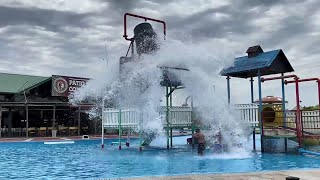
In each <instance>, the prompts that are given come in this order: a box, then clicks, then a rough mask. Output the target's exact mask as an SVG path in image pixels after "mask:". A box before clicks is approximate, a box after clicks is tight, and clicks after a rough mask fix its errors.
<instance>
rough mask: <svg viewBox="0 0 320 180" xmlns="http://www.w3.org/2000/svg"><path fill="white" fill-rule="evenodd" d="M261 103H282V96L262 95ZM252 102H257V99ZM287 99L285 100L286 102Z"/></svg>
mask: <svg viewBox="0 0 320 180" xmlns="http://www.w3.org/2000/svg"><path fill="white" fill-rule="evenodd" d="M261 101H262V103H269V104H277V103H282V98H280V97H275V96H266V97H263V98H262V99H261ZM254 102H256V103H257V102H259V99H257V100H256V101H254ZM287 102H288V101H286V103H287Z"/></svg>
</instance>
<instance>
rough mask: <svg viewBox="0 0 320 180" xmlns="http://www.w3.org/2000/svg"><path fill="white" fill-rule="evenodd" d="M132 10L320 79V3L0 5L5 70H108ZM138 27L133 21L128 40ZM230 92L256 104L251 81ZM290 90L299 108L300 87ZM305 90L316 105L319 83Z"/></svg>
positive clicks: (155, 0)
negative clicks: (254, 50)
mask: <svg viewBox="0 0 320 180" xmlns="http://www.w3.org/2000/svg"><path fill="white" fill-rule="evenodd" d="M126 12H130V13H135V14H139V15H144V16H150V17H154V18H157V19H162V20H164V21H166V23H167V38H171V39H177V40H184V41H192V42H201V41H202V42H206V41H208V42H210V41H212V40H215V41H218V42H222V43H223V44H224V47H221V48H222V49H223V48H226V49H232V50H233V52H235V54H236V55H237V56H243V55H245V51H246V50H247V48H248V47H250V46H254V45H258V44H259V45H260V46H261V47H262V48H263V50H264V51H268V50H273V49H282V50H283V51H284V53H285V54H286V56H287V58H288V59H289V61H290V63H291V65H292V66H293V68H294V69H295V74H297V75H298V76H299V77H301V78H307V77H319V76H320V75H319V70H320V30H319V29H320V1H318V0H260V1H257V0H236V1H235V0H234V1H231V0H223V1H221V0H197V1H183V0H176V1H175V0H161V1H159V0H134V1H133V0H81V1H79V0H0V61H1V65H0V72H5V73H18V74H31V75H39V76H51V75H52V74H60V75H70V76H82V77H91V74H92V72H95V71H104V70H105V69H104V67H105V64H106V63H110V62H109V61H112V60H113V61H118V58H119V56H123V55H125V53H126V50H127V48H128V41H125V40H124V38H123V37H122V36H123V15H124V13H126ZM139 22H141V21H137V20H134V19H130V21H129V23H128V29H130V30H131V31H130V30H129V36H130V35H131V36H132V29H133V27H134V26H135V25H136V24H138V23H139ZM155 28H158V27H157V26H156V25H155ZM158 29H159V28H158ZM130 33H131V34H130ZM105 45H106V47H107V48H105ZM106 49H107V50H106ZM106 52H107V53H106ZM107 60H108V61H107ZM231 88H232V93H231V94H232V97H231V98H232V102H233V103H249V102H250V83H249V80H239V79H231ZM255 89H257V81H256V80H255ZM286 90H287V91H286V92H287V94H286V96H287V100H288V101H289V107H290V108H293V106H294V101H295V96H294V86H292V85H290V86H288V87H287V88H286ZM300 91H301V101H302V105H315V104H318V100H317V86H316V83H315V82H309V83H304V84H301V87H300ZM262 94H263V96H266V95H274V96H281V85H280V82H278V81H275V82H267V83H264V84H263V92H262ZM257 97H258V96H257V90H255V99H257Z"/></svg>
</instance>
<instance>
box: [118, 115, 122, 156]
mask: <svg viewBox="0 0 320 180" xmlns="http://www.w3.org/2000/svg"><path fill="white" fill-rule="evenodd" d="M118 118H119V119H118V120H119V150H121V131H122V129H121V109H119V116H118Z"/></svg>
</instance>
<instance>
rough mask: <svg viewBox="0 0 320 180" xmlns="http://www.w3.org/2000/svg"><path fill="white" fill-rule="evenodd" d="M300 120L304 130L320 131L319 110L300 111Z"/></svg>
mask: <svg viewBox="0 0 320 180" xmlns="http://www.w3.org/2000/svg"><path fill="white" fill-rule="evenodd" d="M302 122H303V129H304V131H307V132H311V133H320V129H318V128H320V114H319V111H302Z"/></svg>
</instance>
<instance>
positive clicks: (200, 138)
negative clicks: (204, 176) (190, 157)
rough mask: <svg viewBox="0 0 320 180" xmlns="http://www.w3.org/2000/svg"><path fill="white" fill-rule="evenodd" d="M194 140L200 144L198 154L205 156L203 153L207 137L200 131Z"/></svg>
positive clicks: (197, 131)
mask: <svg viewBox="0 0 320 180" xmlns="http://www.w3.org/2000/svg"><path fill="white" fill-rule="evenodd" d="M192 138H195V139H196V140H197V142H198V154H199V155H203V151H204V149H205V142H206V140H205V136H204V135H203V134H202V133H201V132H200V129H197V130H196V133H195V134H194V135H193V137H192Z"/></svg>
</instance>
